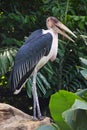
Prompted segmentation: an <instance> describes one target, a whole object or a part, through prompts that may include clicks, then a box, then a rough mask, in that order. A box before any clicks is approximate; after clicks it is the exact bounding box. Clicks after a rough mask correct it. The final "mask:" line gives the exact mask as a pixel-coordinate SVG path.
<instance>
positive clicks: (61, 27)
mask: <svg viewBox="0 0 87 130" xmlns="http://www.w3.org/2000/svg"><path fill="white" fill-rule="evenodd" d="M55 25H56V26H57V32H58V33H60V34H61V35H63V36H64V37H66V38H68V39H69V40H70V41H72V42H74V40H73V39H72V38H70V37H69V36H68V35H67V34H66V33H65V32H64V31H66V32H67V33H69V34H71V35H72V36H73V37H75V38H77V36H76V35H75V34H74V33H73V32H72V31H71V30H70V29H69V28H67V27H66V26H65V25H64V24H62V23H61V22H60V21H58V23H56V24H55Z"/></svg>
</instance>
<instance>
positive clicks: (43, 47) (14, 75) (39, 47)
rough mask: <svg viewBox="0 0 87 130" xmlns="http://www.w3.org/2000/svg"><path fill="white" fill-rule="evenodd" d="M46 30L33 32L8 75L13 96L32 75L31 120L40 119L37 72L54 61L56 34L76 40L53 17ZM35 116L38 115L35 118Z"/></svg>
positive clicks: (69, 31)
mask: <svg viewBox="0 0 87 130" xmlns="http://www.w3.org/2000/svg"><path fill="white" fill-rule="evenodd" d="M46 25H47V28H48V29H47V30H44V29H39V30H36V31H34V32H33V33H32V34H31V35H30V36H29V38H28V39H27V40H26V41H25V43H24V44H23V45H22V46H21V48H20V49H19V50H18V52H17V54H16V57H15V61H14V66H13V69H12V71H11V74H10V80H9V81H10V82H9V83H10V87H11V90H12V91H13V92H14V94H18V93H19V92H20V91H21V89H22V87H23V85H24V84H25V82H26V81H27V79H28V78H29V77H30V76H31V75H33V82H32V95H33V119H34V120H37V119H40V120H41V119H42V115H41V112H40V106H39V101H38V96H37V91H36V77H37V72H38V71H39V70H40V69H41V68H42V67H43V66H44V65H45V64H46V63H47V62H48V61H49V60H51V61H54V60H55V59H56V56H57V50H58V33H60V34H62V35H63V36H64V37H66V38H68V39H69V40H71V41H72V42H74V40H73V39H72V38H70V37H69V36H68V35H67V34H66V33H65V31H66V32H67V33H69V34H71V35H72V36H74V37H75V38H76V35H75V34H74V33H73V32H72V31H71V30H70V29H68V28H67V27H66V26H65V25H64V24H62V23H61V22H60V21H59V20H58V19H57V18H55V17H48V18H47V19H46ZM36 114H37V115H38V116H37V117H36Z"/></svg>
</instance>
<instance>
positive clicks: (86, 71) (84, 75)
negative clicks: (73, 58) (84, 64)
mask: <svg viewBox="0 0 87 130" xmlns="http://www.w3.org/2000/svg"><path fill="white" fill-rule="evenodd" d="M80 72H81V74H82V75H83V77H84V78H85V79H87V69H85V68H84V69H83V70H81V71H80Z"/></svg>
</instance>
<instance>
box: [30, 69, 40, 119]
mask: <svg viewBox="0 0 87 130" xmlns="http://www.w3.org/2000/svg"><path fill="white" fill-rule="evenodd" d="M36 77H37V70H36V69H35V71H34V74H33V85H32V93H33V100H34V108H33V112H34V116H33V119H34V120H37V118H36V107H37V113H38V118H39V119H40V120H41V119H42V115H41V111H40V105H39V100H38V95H37V90H36Z"/></svg>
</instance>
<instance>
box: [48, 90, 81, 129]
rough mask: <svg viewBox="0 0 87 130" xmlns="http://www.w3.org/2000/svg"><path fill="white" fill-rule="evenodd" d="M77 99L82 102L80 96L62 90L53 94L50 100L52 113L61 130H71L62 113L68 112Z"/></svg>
mask: <svg viewBox="0 0 87 130" xmlns="http://www.w3.org/2000/svg"><path fill="white" fill-rule="evenodd" d="M75 99H80V100H82V99H81V98H80V97H79V96H77V95H76V94H74V93H72V92H68V91H65V90H60V91H59V92H57V93H55V94H53V95H52V96H51V100H50V104H49V107H50V112H51V116H52V118H53V119H54V121H55V122H56V123H57V124H58V126H59V127H60V129H61V130H71V129H70V127H69V126H68V125H67V124H66V122H65V121H64V119H63V117H62V113H63V112H64V111H66V110H68V109H69V108H70V107H71V106H72V105H73V103H74V101H75Z"/></svg>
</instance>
